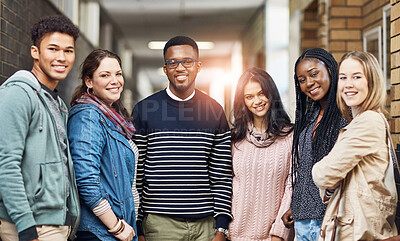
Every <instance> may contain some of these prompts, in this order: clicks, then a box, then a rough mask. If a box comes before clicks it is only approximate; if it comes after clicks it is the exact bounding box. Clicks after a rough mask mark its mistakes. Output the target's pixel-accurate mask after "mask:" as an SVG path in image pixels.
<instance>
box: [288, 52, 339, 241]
mask: <svg viewBox="0 0 400 241" xmlns="http://www.w3.org/2000/svg"><path fill="white" fill-rule="evenodd" d="M337 66H338V65H337V62H336V60H335V59H334V58H333V56H332V55H331V54H330V53H328V52H327V51H326V50H324V49H321V48H312V49H307V50H305V51H304V52H303V54H302V55H301V56H300V57H299V58H298V59H297V61H296V64H295V75H294V80H295V87H296V119H295V127H294V135H293V146H292V175H293V178H292V180H294V181H293V182H294V183H293V196H292V202H291V209H289V210H288V211H287V212H286V213H285V214H284V215H283V216H282V220H283V222H284V223H285V225H286V227H291V226H293V223H294V228H295V232H296V238H297V240H298V241H302V240H307V241H308V240H317V239H318V235H319V231H320V227H321V223H322V219H323V217H324V213H325V209H326V204H323V203H322V202H321V199H320V196H319V189H318V188H317V186H316V185H315V184H314V182H313V179H312V175H311V170H312V167H313V166H314V164H315V163H317V162H318V161H320V160H321V159H322V158H323V157H324V156H326V155H327V154H328V153H329V151H330V150H331V149H332V147H333V145H334V144H335V141H336V139H337V136H338V134H339V130H340V129H341V128H342V127H344V126H345V125H346V121H345V120H344V119H343V118H342V115H341V113H340V111H339V109H338V107H337V104H336V90H337V83H338V70H337Z"/></svg>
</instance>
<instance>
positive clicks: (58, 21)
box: [31, 15, 79, 47]
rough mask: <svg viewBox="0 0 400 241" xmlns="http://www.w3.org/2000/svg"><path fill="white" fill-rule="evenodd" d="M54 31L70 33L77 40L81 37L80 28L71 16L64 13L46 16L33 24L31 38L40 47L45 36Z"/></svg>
mask: <svg viewBox="0 0 400 241" xmlns="http://www.w3.org/2000/svg"><path fill="white" fill-rule="evenodd" d="M54 32H60V33H65V34H68V35H70V36H72V37H73V38H74V40H75V41H76V39H77V38H78V37H79V28H77V27H76V26H75V25H74V24H73V23H72V22H71V20H70V19H69V18H67V17H65V16H63V15H53V16H45V17H43V18H41V19H39V21H38V22H37V23H35V24H34V25H33V26H32V29H31V39H32V43H33V45H34V46H37V47H40V42H41V41H42V39H43V36H45V35H46V34H49V33H54Z"/></svg>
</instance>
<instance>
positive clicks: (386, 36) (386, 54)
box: [382, 4, 391, 89]
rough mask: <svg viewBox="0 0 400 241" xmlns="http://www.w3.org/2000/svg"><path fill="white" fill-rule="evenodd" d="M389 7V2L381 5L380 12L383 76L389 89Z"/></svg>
mask: <svg viewBox="0 0 400 241" xmlns="http://www.w3.org/2000/svg"><path fill="white" fill-rule="evenodd" d="M390 8H391V4H388V5H386V6H385V7H383V10H382V11H383V13H382V16H383V18H382V36H383V42H382V44H383V50H382V51H383V53H382V54H383V56H382V60H383V64H382V68H383V76H384V77H385V79H386V87H387V88H388V89H390V86H391V82H390Z"/></svg>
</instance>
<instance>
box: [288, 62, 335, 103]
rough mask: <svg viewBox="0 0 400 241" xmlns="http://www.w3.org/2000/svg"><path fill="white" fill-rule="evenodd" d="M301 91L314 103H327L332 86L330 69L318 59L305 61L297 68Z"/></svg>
mask: <svg viewBox="0 0 400 241" xmlns="http://www.w3.org/2000/svg"><path fill="white" fill-rule="evenodd" d="M296 75H297V79H298V81H299V85H300V89H301V91H302V92H303V93H304V94H305V95H307V96H308V97H310V98H311V99H313V100H314V101H320V102H326V100H327V99H328V93H329V88H330V84H331V80H330V76H329V72H328V69H327V68H326V66H325V64H324V63H323V62H322V61H319V60H318V59H304V60H302V61H301V62H300V63H299V64H298V65H297V68H296Z"/></svg>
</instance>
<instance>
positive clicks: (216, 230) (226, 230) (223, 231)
mask: <svg viewBox="0 0 400 241" xmlns="http://www.w3.org/2000/svg"><path fill="white" fill-rule="evenodd" d="M215 232H221V233H223V234H224V235H225V238H227V237H228V229H225V228H216V229H215Z"/></svg>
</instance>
